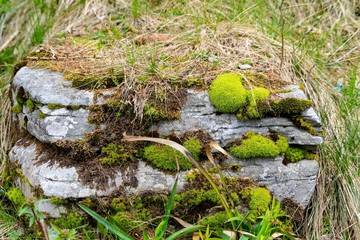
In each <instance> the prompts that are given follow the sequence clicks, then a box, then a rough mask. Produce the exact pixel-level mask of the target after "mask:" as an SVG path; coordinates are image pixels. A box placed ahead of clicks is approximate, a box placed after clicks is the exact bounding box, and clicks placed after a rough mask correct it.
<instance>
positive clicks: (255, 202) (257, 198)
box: [249, 188, 271, 212]
mask: <svg viewBox="0 0 360 240" xmlns="http://www.w3.org/2000/svg"><path fill="white" fill-rule="evenodd" d="M270 201H271V195H270V192H269V191H268V190H267V189H266V188H257V189H255V190H254V191H253V193H252V194H251V197H250V202H249V207H250V209H251V210H258V211H260V212H265V211H266V210H267V209H268V206H269V204H270Z"/></svg>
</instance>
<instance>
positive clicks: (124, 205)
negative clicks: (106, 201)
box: [110, 196, 129, 212]
mask: <svg viewBox="0 0 360 240" xmlns="http://www.w3.org/2000/svg"><path fill="white" fill-rule="evenodd" d="M110 206H111V208H112V209H114V210H115V211H121V212H123V211H126V210H128V208H129V200H128V199H126V198H125V197H123V196H120V197H116V198H114V199H113V200H112V201H111V203H110Z"/></svg>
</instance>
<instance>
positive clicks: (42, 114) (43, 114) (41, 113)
mask: <svg viewBox="0 0 360 240" xmlns="http://www.w3.org/2000/svg"><path fill="white" fill-rule="evenodd" d="M47 116H48V115H47V114H45V113H43V112H42V111H40V110H39V111H38V117H39V118H46V117H47Z"/></svg>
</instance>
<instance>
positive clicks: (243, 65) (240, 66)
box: [239, 64, 252, 70]
mask: <svg viewBox="0 0 360 240" xmlns="http://www.w3.org/2000/svg"><path fill="white" fill-rule="evenodd" d="M239 68H240V69H241V70H249V69H251V68H252V67H251V65H249V64H241V65H239Z"/></svg>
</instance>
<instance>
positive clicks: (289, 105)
mask: <svg viewBox="0 0 360 240" xmlns="http://www.w3.org/2000/svg"><path fill="white" fill-rule="evenodd" d="M311 105H312V103H311V101H310V100H307V99H297V98H285V99H282V100H280V101H273V102H272V104H271V107H272V110H273V111H274V112H275V115H277V116H281V117H293V116H299V115H301V113H303V112H304V111H305V110H306V109H308V108H310V107H311Z"/></svg>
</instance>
